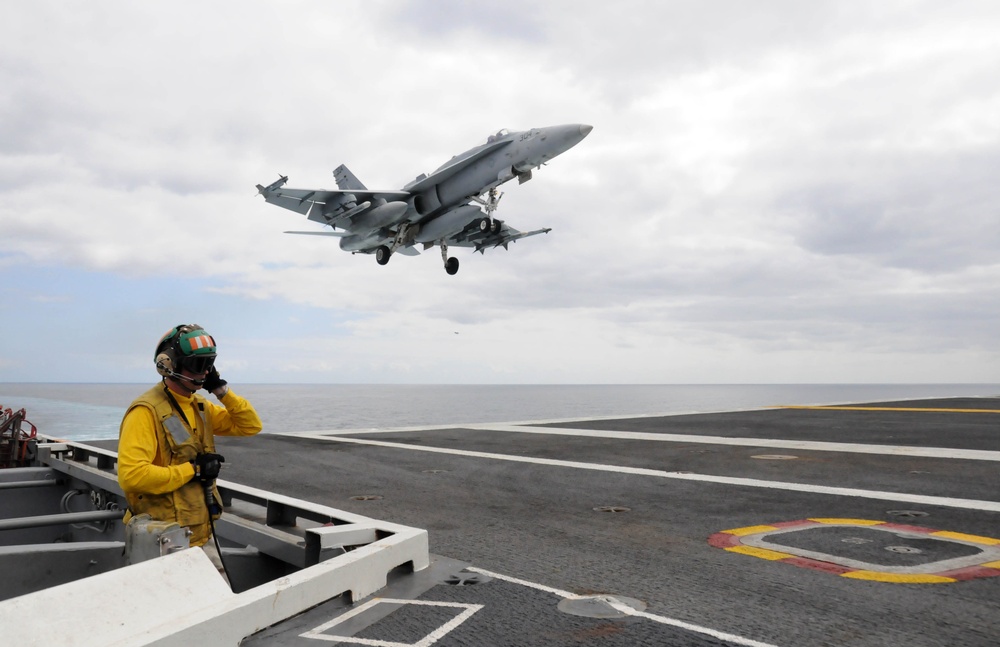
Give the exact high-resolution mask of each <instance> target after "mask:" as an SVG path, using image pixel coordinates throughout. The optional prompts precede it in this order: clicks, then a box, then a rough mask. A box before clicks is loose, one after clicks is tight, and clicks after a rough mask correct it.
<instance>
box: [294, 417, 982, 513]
mask: <svg viewBox="0 0 1000 647" xmlns="http://www.w3.org/2000/svg"><path fill="white" fill-rule="evenodd" d="M295 436H296V437H298V438H311V439H314V440H326V441H329V442H338V443H353V444H357V445H371V446H375V447H388V448H392V449H403V450H407V451H416V452H430V453H435V454H450V455H453V456H466V457H469V458H485V459H490V460H501V461H511V462H515V463H531V464H534V465H549V466H552V467H567V468H572V469H583V470H593V471H598V472H615V473H618V474H634V475H637V476H653V477H657V478H669V479H677V480H681V481H700V482H703V483H717V484H721V485H734V486H741V487H755V488H769V489H773V490H787V491H791V492H806V493H810V494H829V495H833V496H848V497H858V498H864V499H879V500H883V501H896V502H900V503H913V504H918V505H931V506H944V507H949V508H963V509H966V510H982V511H987V512H1000V502H998V501H981V500H977V499H957V498H951V497H939V496H927V495H922V494H906V493H902V492H884V491H879V490H859V489H855V488H842V487H830V486H826V485H809V484H804V483H786V482H783V481H764V480H760V479H748V478H740V477H730V476H711V475H706V474H693V473H690V472H667V471H664V470H654V469H648V468H643V467H626V466H622V465H606V464H603V463H582V462H578V461H564V460H556V459H551V458H532V457H530V456H514V455H511V454H496V453H491V452H475V451H468V450H464V449H448V448H446V447H426V446H418V445H409V444H406V443H392V442H386V441H381V440H367V439H363V438H345V437H342V436H331V435H324V434H301V433H299V434H295ZM728 440H732V439H728Z"/></svg>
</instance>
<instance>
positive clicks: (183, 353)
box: [118, 324, 262, 574]
mask: <svg viewBox="0 0 1000 647" xmlns="http://www.w3.org/2000/svg"><path fill="white" fill-rule="evenodd" d="M215 358H216V345H215V339H213V338H212V336H211V335H209V334H208V333H207V332H205V330H204V329H203V328H202V327H201V326H199V325H197V324H185V325H180V326H175V327H174V328H172V329H171V330H170V331H168V332H167V333H166V334H165V335H163V337H162V338H161V339H160V341H159V343H158V344H157V345H156V352H155V353H154V362H155V363H156V370H157V372H158V373H159V374H160V375H162V376H163V380H162V382H161V383H160V384H157V385H156V386H154V387H152V388H151V389H149V390H148V391H146V392H145V393H143V394H142V395H140V396H139V397H138V398H136V399H135V401H133V402H132V404H131V405H130V406H129V408H128V410H127V411H126V412H125V417H124V418H123V419H122V423H121V429H120V431H119V436H118V483H119V484H120V485H121V487H122V489H123V490H124V491H125V496H126V498H127V500H128V506H129V512H128V514H126V516H125V521H126V522H128V520H129V519H130V518H131V517H132V516H133V515H140V514H148V515H150V517H152V518H153V519H154V520H157V521H175V522H177V523H178V524H180V525H181V526H185V527H187V528H190V530H191V537H190V540H191V545H192V546H201V547H202V548H203V550H204V551H205V552H206V553H207V554H208V556H209V557H210V558H211V559H212V562H213V563H214V564H215V565H216V568H218V569H219V570H220V572H223V574H225V573H224V569H223V567H222V561H221V558H220V557H219V554H218V552H217V550H216V547H215V546H214V544H213V542H212V541H209V540H210V539H211V538H212V526H211V522H210V519H209V514H210V512H209V509H208V499H207V497H206V490H207V491H209V492H212V494H213V495H214V500H215V501H216V502H220V501H221V500H220V499H219V494H218V490H216V489H215V479H216V477H217V476H218V475H219V470H220V469H221V466H222V463H223V462H224V461H225V459H224V458H223V457H222V456H221V455H220V454H217V453H216V452H215V436H216V435H220V436H252V435H254V434H256V433H258V432H259V431H260V430H261V428H262V425H261V422H260V417H259V416H258V415H257V412H256V411H255V410H254V408H253V406H252V405H251V404H250V403H249V402H248V401H246V400H245V399H243V398H241V397H240V396H238V395H236V394H235V393H233V391H232V390H231V389H230V388H229V385H228V383H227V382H226V381H225V380H223V379H222V378H221V377H220V375H219V371H218V370H217V369H216V368H215ZM199 389H205V390H206V391H208V392H210V393H212V394H213V395H215V397H216V398H218V400H219V402H221V403H222V406H219V405H218V404H215V403H213V402H210V401H209V400H208V399H207V398H205V397H204V396H202V395H200V394H198V393H197V391H198V390H199ZM221 510H222V509H221V504H219V503H217V504H216V506H215V509H214V510H213V511H212V518H213V519H217V518H218V517H219V515H220V514H221Z"/></svg>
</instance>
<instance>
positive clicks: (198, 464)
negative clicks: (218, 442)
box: [191, 453, 226, 483]
mask: <svg viewBox="0 0 1000 647" xmlns="http://www.w3.org/2000/svg"><path fill="white" fill-rule="evenodd" d="M191 462H192V464H193V465H194V478H195V480H197V481H201V482H202V483H211V482H212V481H214V480H215V479H217V478H218V477H219V472H220V471H221V470H222V464H223V463H225V462H226V459H225V458H223V457H222V454H209V453H205V454H198V455H197V456H195V457H194V460H193V461H191Z"/></svg>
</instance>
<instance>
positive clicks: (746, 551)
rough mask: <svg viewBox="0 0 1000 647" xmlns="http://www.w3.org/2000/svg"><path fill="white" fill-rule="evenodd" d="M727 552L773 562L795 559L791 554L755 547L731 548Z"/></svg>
mask: <svg viewBox="0 0 1000 647" xmlns="http://www.w3.org/2000/svg"><path fill="white" fill-rule="evenodd" d="M726 550H728V551H729V552H731V553H740V554H741V555H750V556H751V557H759V558H761V559H767V560H770V561H772V562H776V561H779V560H782V559H789V558H792V557H795V555H792V554H791V553H779V552H778V551H776V550H768V549H766V548H754V547H753V546H730V547H729V548H726Z"/></svg>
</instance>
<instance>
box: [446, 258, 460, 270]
mask: <svg viewBox="0 0 1000 647" xmlns="http://www.w3.org/2000/svg"><path fill="white" fill-rule="evenodd" d="M444 271H445V272H447V273H448V274H455V273H456V272H458V259H457V258H455V257H454V256H452V257H451V258H449V259H448V260H447V261H445V262H444Z"/></svg>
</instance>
